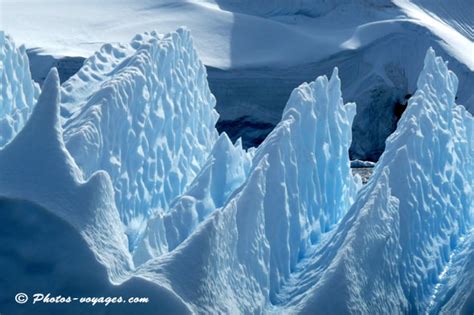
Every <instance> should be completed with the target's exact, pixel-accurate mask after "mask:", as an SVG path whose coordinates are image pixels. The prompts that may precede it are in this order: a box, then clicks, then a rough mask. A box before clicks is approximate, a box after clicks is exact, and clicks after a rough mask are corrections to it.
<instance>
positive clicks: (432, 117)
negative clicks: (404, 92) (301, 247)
mask: <svg viewBox="0 0 474 315" xmlns="http://www.w3.org/2000/svg"><path fill="white" fill-rule="evenodd" d="M457 84H458V82H457V78H456V76H455V75H454V73H452V72H451V71H449V70H448V68H447V65H446V64H445V62H444V61H443V60H442V59H441V58H440V57H436V56H435V53H434V51H433V50H431V49H430V50H429V51H428V52H427V54H426V58H425V66H424V69H423V71H422V72H421V74H420V77H419V79H418V90H417V92H416V93H415V95H414V96H413V97H412V98H411V99H410V101H409V104H408V108H407V110H406V112H405V113H404V114H403V116H402V118H401V120H400V122H399V124H398V127H397V130H396V131H395V133H394V134H392V135H391V136H390V137H389V138H388V140H387V145H386V150H385V152H384V154H383V155H382V157H381V159H380V161H379V162H378V164H377V166H376V169H375V171H374V175H373V177H372V179H371V181H370V182H369V183H368V184H367V186H366V187H364V188H363V189H362V190H361V193H360V194H359V195H358V197H357V199H356V201H355V203H354V205H353V206H352V208H351V210H350V211H349V212H348V214H347V215H346V216H345V217H344V219H343V221H342V222H341V223H340V224H339V226H338V228H337V230H336V231H335V232H334V235H333V236H332V237H331V239H330V240H328V241H327V242H326V243H325V244H324V246H322V248H321V249H320V250H319V251H317V252H315V254H314V255H313V258H312V259H311V262H309V263H308V265H306V266H305V271H304V272H301V273H300V274H299V275H297V276H296V277H295V279H294V283H296V284H295V286H298V285H300V287H301V288H304V287H305V285H306V288H308V287H307V285H308V284H307V283H308V282H310V283H311V286H310V290H309V291H307V292H305V293H304V294H302V292H301V291H298V290H296V291H293V292H291V291H290V290H288V291H287V293H288V296H287V297H285V298H286V299H287V301H286V302H288V301H290V302H288V305H289V307H290V308H291V307H298V309H299V311H301V312H303V313H305V312H308V313H312V312H316V311H322V312H325V311H329V310H335V311H336V312H337V313H358V312H361V313H373V312H375V313H392V314H393V313H424V312H426V311H427V310H428V307H429V304H430V297H431V296H432V294H433V290H434V287H435V284H436V283H437V282H438V281H439V280H438V279H439V275H440V274H441V273H442V271H443V269H444V267H445V266H446V264H447V263H448V260H449V256H450V253H451V252H452V251H453V250H454V249H455V248H456V246H457V244H458V242H459V239H460V238H461V237H463V235H466V234H467V233H468V232H469V229H470V225H471V220H472V218H471V217H472V213H473V209H474V196H473V188H474V186H473V184H474V182H473V180H474V173H473V171H474V142H473V141H474V134H473V130H474V120H473V117H472V115H471V114H469V113H468V112H467V111H466V110H465V108H464V107H463V106H457V105H456V104H455V95H456V89H457ZM308 279H313V280H309V281H308ZM466 281H467V282H469V280H467V279H466ZM469 285H471V286H472V283H469V284H468V285H467V286H469ZM286 302H285V303H286Z"/></svg>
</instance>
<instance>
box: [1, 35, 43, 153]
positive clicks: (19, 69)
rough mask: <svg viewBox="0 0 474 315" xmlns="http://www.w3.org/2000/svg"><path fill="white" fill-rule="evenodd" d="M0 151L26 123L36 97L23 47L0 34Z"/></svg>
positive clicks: (37, 93) (35, 89) (34, 84)
mask: <svg viewBox="0 0 474 315" xmlns="http://www.w3.org/2000/svg"><path fill="white" fill-rule="evenodd" d="M0 79H1V82H0V148H1V147H3V146H4V145H5V144H7V143H8V142H9V141H10V140H11V139H13V137H15V135H16V134H17V133H18V131H20V130H21V128H22V127H23V125H24V124H25V122H26V120H27V119H28V117H29V115H30V113H31V110H32V108H33V105H34V104H35V103H36V99H37V98H38V95H39V91H40V89H39V86H38V85H37V84H36V83H34V82H33V80H32V79H31V73H30V66H29V63H28V57H27V55H26V51H25V47H24V46H20V47H19V48H17V47H16V46H15V43H14V42H13V40H12V39H11V38H10V37H9V36H8V35H6V34H5V33H4V32H3V31H0Z"/></svg>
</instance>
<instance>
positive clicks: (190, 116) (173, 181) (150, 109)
mask: <svg viewBox="0 0 474 315" xmlns="http://www.w3.org/2000/svg"><path fill="white" fill-rule="evenodd" d="M214 106H215V98H214V96H213V95H212V94H211V92H210V91H209V87H208V84H207V80H206V70H205V68H204V66H203V65H202V63H201V61H200V60H199V58H198V56H197V53H196V51H195V50H194V48H193V44H192V40H191V37H190V34H189V32H188V31H187V30H185V29H179V30H177V31H176V32H174V33H170V34H168V35H165V36H162V35H158V34H157V33H155V32H151V33H145V34H142V35H137V36H136V37H135V38H134V39H133V40H132V41H131V43H130V44H128V45H110V44H107V45H104V46H103V47H102V48H101V50H100V51H98V52H96V53H95V54H94V55H93V56H92V57H90V58H89V59H87V60H86V62H85V64H84V66H83V68H82V69H81V70H80V71H79V72H78V73H77V74H76V75H75V76H73V77H72V78H71V79H70V80H68V81H67V82H66V83H65V84H64V85H63V102H62V107H63V117H64V140H65V143H66V146H67V148H68V150H69V151H70V152H71V154H72V156H73V157H74V159H75V160H76V162H77V163H78V165H79V167H80V169H81V170H82V171H83V173H84V175H85V176H86V177H89V176H90V175H91V174H93V173H94V172H95V171H97V170H105V171H106V172H107V173H109V175H110V176H111V178H112V182H113V186H114V190H115V200H116V205H117V208H118V209H119V212H120V217H121V218H122V221H123V222H124V223H125V224H126V225H127V234H128V236H129V239H130V242H131V244H130V245H131V247H132V248H133V247H134V246H135V240H136V239H138V236H139V235H140V233H142V232H143V230H144V228H145V227H146V220H147V219H148V218H149V216H151V215H152V214H156V213H164V212H165V211H166V210H168V208H169V205H170V202H171V201H172V200H173V199H174V198H175V197H177V196H179V195H180V194H182V193H183V192H184V190H185V188H186V187H187V185H189V184H190V183H191V181H192V180H193V179H194V177H195V176H196V174H197V173H198V172H199V170H200V169H201V167H202V166H203V165H204V163H205V162H206V159H207V156H208V154H209V152H210V151H211V149H212V147H213V145H214V143H215V141H216V140H217V136H218V133H217V131H216V129H215V127H214V125H215V123H216V121H217V118H218V115H217V112H216V111H215V110H214Z"/></svg>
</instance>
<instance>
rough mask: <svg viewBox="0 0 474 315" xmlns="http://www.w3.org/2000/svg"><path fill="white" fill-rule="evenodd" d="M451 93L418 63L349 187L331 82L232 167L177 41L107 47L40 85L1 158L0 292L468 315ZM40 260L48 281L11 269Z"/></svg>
mask: <svg viewBox="0 0 474 315" xmlns="http://www.w3.org/2000/svg"><path fill="white" fill-rule="evenodd" d="M15 53H18V51H16V52H13V54H15ZM14 58H17V57H14ZM20 59H21V58H20ZM27 82H29V81H27ZM12 84H16V83H12V82H10V81H5V82H3V81H2V86H6V87H7V88H8V87H9V86H11V85H12ZM457 85H458V80H457V77H456V76H455V75H454V73H452V72H451V71H449V70H448V68H447V65H446V63H445V62H444V61H443V60H442V59H441V58H439V57H436V56H435V53H434V51H433V50H429V51H428V52H427V54H426V57H425V62H424V69H423V71H422V72H421V74H420V76H419V79H418V90H417V92H416V93H415V95H414V96H413V97H412V98H411V99H410V100H409V103H408V107H407V110H406V111H405V112H404V114H403V115H402V118H401V120H400V121H399V123H398V127H397V130H396V132H395V133H394V134H392V135H391V136H390V137H389V138H388V140H387V144H386V151H385V152H384V154H383V155H382V157H381V158H380V160H379V162H378V163H377V165H376V166H375V169H374V174H373V176H372V178H371V179H370V181H369V182H368V183H367V185H365V186H364V187H362V185H361V182H360V179H359V178H357V177H353V176H352V173H351V169H350V163H351V162H350V160H349V155H348V150H349V147H350V144H351V125H352V122H353V119H354V116H355V111H356V107H355V104H353V103H348V104H344V103H343V100H342V95H341V82H340V79H339V77H338V70H337V68H336V69H335V70H334V72H333V74H332V76H331V78H330V79H328V78H327V77H325V76H322V77H319V78H317V79H316V80H315V81H314V82H311V83H304V84H302V85H300V86H299V87H298V88H297V89H295V90H294V91H293V93H292V94H291V96H290V99H289V100H288V103H287V106H286V108H285V110H284V113H283V116H282V120H281V122H280V123H279V124H278V125H277V127H276V128H275V129H274V130H273V131H272V132H271V134H270V135H269V136H268V137H267V139H266V140H265V141H264V142H263V143H262V144H261V145H260V146H259V147H258V148H256V149H252V150H249V151H245V150H243V149H242V145H241V142H240V141H238V142H237V143H235V144H233V143H232V142H231V141H230V140H229V138H228V137H227V135H226V134H221V135H220V136H218V135H217V132H216V130H215V128H214V124H215V121H216V119H217V114H216V112H215V111H214V109H213V107H214V98H213V96H212V94H210V92H209V90H208V87H207V83H206V74H205V70H204V68H203V67H202V64H201V63H200V61H199V59H198V58H197V56H196V53H195V51H194V49H193V48H192V42H191V39H190V35H189V33H188V32H187V31H185V30H182V29H181V30H178V31H177V32H175V33H172V34H170V35H166V36H162V35H158V34H156V33H147V34H144V35H139V36H137V37H135V39H134V40H133V41H132V42H131V43H130V44H128V45H119V44H116V45H105V46H104V47H103V48H102V50H101V51H99V52H97V53H96V54H95V55H94V56H93V57H91V58H90V59H89V60H88V61H87V62H86V63H85V65H84V68H83V69H82V70H81V71H80V72H79V73H78V74H77V75H76V76H74V77H72V78H71V79H70V80H69V81H68V82H66V83H65V84H64V85H63V86H62V88H60V87H59V78H58V74H57V72H56V71H55V70H52V71H51V72H50V74H49V75H48V77H47V79H46V80H45V83H44V86H43V91H42V93H41V95H40V96H39V98H38V101H37V103H36V105H34V107H31V108H33V110H32V112H31V115H30V117H29V119H28V120H27V121H26V124H25V125H24V127H23V128H21V130H20V129H19V130H18V133H17V134H16V136H15V137H14V138H13V140H11V141H10V142H9V143H8V144H6V145H5V146H4V147H3V148H1V149H0V170H1V172H0V216H1V217H2V220H0V225H2V228H1V229H0V241H1V242H0V243H2V244H3V243H5V244H7V245H4V246H5V248H8V249H9V250H10V252H12V253H13V252H14V253H20V252H21V253H23V254H25V255H26V256H25V255H20V254H18V255H16V254H15V255H12V256H11V257H10V256H8V257H4V256H5V255H2V256H1V257H0V264H2V266H10V267H9V268H0V275H1V276H2V278H5V279H7V281H6V282H5V283H7V285H8V292H13V291H15V288H14V285H15V279H18V281H19V283H23V284H24V285H25V286H27V287H28V288H31V289H37V288H40V289H42V288H45V290H46V289H47V288H48V287H47V285H46V284H47V283H50V282H53V283H59V282H61V281H66V282H70V281H72V282H73V284H71V285H70V286H68V287H66V288H59V289H67V290H73V289H74V290H76V289H77V290H84V289H85V288H86V287H87V285H85V284H84V282H83V281H76V282H74V281H73V280H74V279H77V277H78V276H82V275H83V276H84V279H88V280H90V281H91V284H92V285H93V289H94V290H95V291H94V292H97V293H100V294H108V293H110V294H112V293H116V294H143V295H145V296H149V297H150V298H151V299H153V301H154V302H153V303H152V304H150V305H151V306H148V307H147V306H145V308H144V310H143V312H140V313H143V314H148V313H153V312H158V311H164V312H167V313H179V314H181V313H183V314H186V313H243V314H252V313H257V314H261V313H278V314H281V313H284V314H288V313H289V314H292V313H302V314H306V313H342V314H345V313H381V314H386V313H433V314H436V313H438V312H444V313H448V312H461V311H463V312H464V311H466V312H467V313H469V312H472V309H473V305H474V303H473V290H472V288H473V287H474V285H473V277H472V266H473V257H474V255H473V254H472V253H473V247H472V244H473V235H474V234H473V230H472V215H473V213H474V119H473V117H472V115H471V114H470V113H468V112H467V111H466V110H465V108H464V107H462V106H458V105H456V104H455V95H456V91H457ZM20 94H21V93H20ZM39 131H40V132H39ZM357 163H360V162H355V163H354V164H357ZM12 209H16V210H17V211H12ZM28 211H30V212H32V213H33V215H31V216H28V215H27V213H28ZM35 224H38V225H39V227H38V228H37V229H35V228H31V227H32V226H34V225H35ZM15 226H18V227H19V228H20V230H21V233H19V232H18V233H19V234H18V235H20V234H21V236H18V235H16V234H12V233H13V232H12V231H14V229H15ZM46 226H48V227H50V228H48V231H49V233H50V234H48V231H46V229H45V227H46ZM30 228H31V231H30V230H29V229H30ZM51 233H52V234H51ZM127 235H128V239H127ZM28 237H35V238H37V239H40V240H43V241H44V243H40V244H35V246H34V248H33V246H31V244H30V245H28V246H27V245H26V242H25V239H28ZM62 237H64V238H65V239H61V238H62ZM81 238H82V239H81ZM28 240H31V239H28ZM68 241H69V244H70V246H73V247H74V248H77V251H74V250H69V249H68V250H65V251H64V250H61V247H64V246H66V245H65V244H66V243H67V242H68ZM130 241H131V243H130ZM130 245H132V246H130ZM46 247H47V248H46ZM47 250H51V252H52V254H51V255H52V256H51V258H52V259H53V260H54V261H55V262H57V264H56V265H55V266H56V267H57V268H58V269H56V268H54V266H53V267H51V266H52V265H53V264H52V263H50V261H47V262H45V263H44V265H43V266H48V268H51V269H50V270H51V273H49V274H44V273H40V274H38V275H35V276H34V280H31V279H32V278H29V277H26V276H25V273H22V272H23V271H22V270H23V269H18V268H22V267H21V266H24V264H25V263H26V262H28V259H29V258H31V259H35V260H36V259H39V260H42V261H43V260H44V259H45V256H44V252H47ZM69 255H72V257H73V258H67V257H66V256H69ZM28 257H29V258H28ZM68 259H74V261H73V262H71V261H70V260H69V261H68ZM11 266H20V267H15V268H17V269H15V268H13V267H11ZM68 267H69V269H68ZM25 268H26V267H25ZM62 268H65V269H64V270H63V271H62ZM78 268H85V271H84V272H81V271H77V270H76V269H78ZM9 269H11V270H9ZM26 269H28V268H26ZM26 269H25V270H26ZM33 269H34V268H33ZM18 270H20V271H18ZM30 271H31V270H30ZM7 273H8V274H7ZM26 275H29V274H28V273H26ZM48 276H50V279H48V280H46V279H45V278H47V277H48ZM28 279H30V280H31V281H30V280H28ZM84 281H85V280H84ZM40 282H41V285H39V286H38V284H37V283H40ZM59 289H58V290H59ZM2 294H4V293H3V292H2V293H0V297H2V296H3V295H2ZM8 294H10V293H8ZM11 294H14V293H11ZM7 298H8V297H7ZM7 298H6V299H7ZM6 299H3V300H6ZM2 303H3V302H2V299H0V305H1V306H2V310H3V308H4V307H3V304H2ZM152 306H153V307H152ZM8 307H14V306H8ZM8 309H9V310H10V309H13V308H8ZM24 310H27V309H26V308H25V309H24ZM136 310H137V309H134V308H130V309H126V310H125V309H124V312H125V313H134V312H135V313H136V312H137V311H136ZM25 312H26V311H25ZM109 312H112V313H114V311H113V310H112V311H109ZM121 312H122V309H121Z"/></svg>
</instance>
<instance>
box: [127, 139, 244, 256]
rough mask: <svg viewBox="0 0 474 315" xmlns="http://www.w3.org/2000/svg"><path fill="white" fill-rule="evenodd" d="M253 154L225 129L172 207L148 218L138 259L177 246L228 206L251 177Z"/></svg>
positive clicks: (138, 251) (135, 253)
mask: <svg viewBox="0 0 474 315" xmlns="http://www.w3.org/2000/svg"><path fill="white" fill-rule="evenodd" d="M251 158H252V152H249V153H247V152H246V151H245V150H243V149H242V143H241V142H240V141H238V142H237V143H236V144H235V145H233V144H232V142H231V141H230V139H229V137H228V136H227V134H225V133H222V134H221V135H220V136H219V139H218V140H217V141H216V143H215V146H214V148H213V149H212V151H211V153H210V155H209V157H208V160H207V162H206V164H205V165H204V166H203V167H202V169H201V171H200V173H199V174H198V175H197V176H196V178H195V179H194V181H193V182H192V183H191V184H190V185H189V188H188V189H187V191H186V192H185V193H183V194H182V195H180V196H179V197H178V198H176V199H175V200H174V201H173V202H172V203H171V205H170V210H169V211H167V212H165V213H159V214H158V215H156V216H154V217H153V218H151V219H150V220H149V221H148V223H147V228H146V231H145V233H144V236H143V237H142V238H141V239H140V242H139V245H138V246H137V248H136V250H135V251H134V255H133V257H134V261H135V263H136V264H141V263H143V262H145V261H147V260H148V259H151V258H153V257H158V256H160V255H162V254H164V253H166V252H168V251H171V250H173V249H174V248H176V246H178V245H179V244H180V243H181V242H182V241H184V240H185V239H186V238H187V237H188V236H189V235H190V234H191V233H192V231H194V229H195V228H196V227H197V226H198V224H199V223H200V222H202V221H203V220H204V219H205V218H206V217H207V216H208V215H209V214H211V213H212V212H213V211H215V210H216V209H218V208H221V207H222V206H224V204H225V203H226V202H227V200H228V199H229V197H230V196H231V195H232V194H233V192H234V191H235V190H236V189H238V188H239V187H240V186H241V185H242V184H243V183H244V181H245V180H246V179H247V175H248V172H249V170H250V167H251V163H252V161H251Z"/></svg>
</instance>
